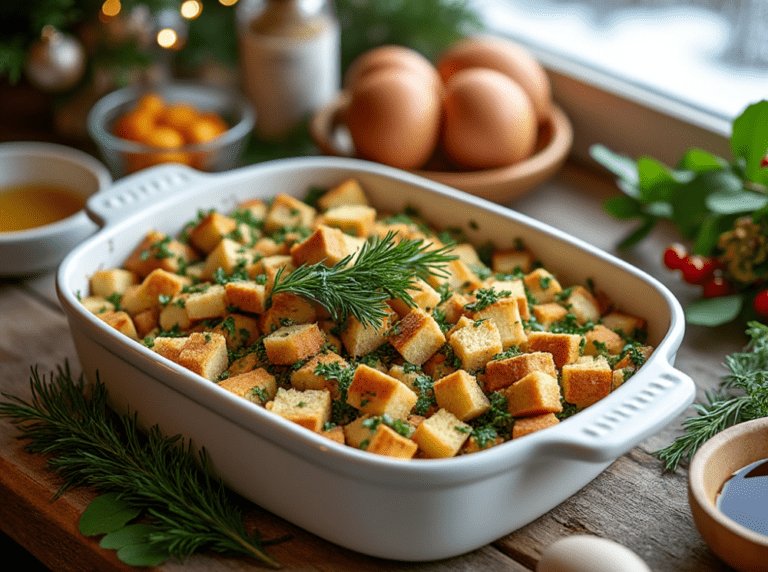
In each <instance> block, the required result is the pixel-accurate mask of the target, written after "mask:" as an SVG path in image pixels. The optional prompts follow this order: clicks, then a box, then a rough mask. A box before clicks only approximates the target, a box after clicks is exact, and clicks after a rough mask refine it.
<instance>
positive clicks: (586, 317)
mask: <svg viewBox="0 0 768 572" xmlns="http://www.w3.org/2000/svg"><path fill="white" fill-rule="evenodd" d="M563 305H564V306H565V307H566V308H567V309H568V311H569V312H571V313H572V314H573V315H575V316H576V323H578V324H586V323H587V322H597V321H598V320H599V319H600V305H599V303H598V301H597V298H595V297H594V296H593V295H592V293H591V292H590V291H589V290H587V289H586V288H584V286H574V287H572V288H570V294H569V295H568V297H567V298H566V299H565V300H564V301H563Z"/></svg>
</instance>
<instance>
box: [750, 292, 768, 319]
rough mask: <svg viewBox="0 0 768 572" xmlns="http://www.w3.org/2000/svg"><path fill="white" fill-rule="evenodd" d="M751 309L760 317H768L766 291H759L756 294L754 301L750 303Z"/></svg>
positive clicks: (767, 295)
mask: <svg viewBox="0 0 768 572" xmlns="http://www.w3.org/2000/svg"><path fill="white" fill-rule="evenodd" d="M752 307H753V308H754V309H755V312H757V313H758V314H760V315H761V316H763V317H768V289H767V290H761V291H760V292H758V293H757V296H755V299H754V301H753V302H752Z"/></svg>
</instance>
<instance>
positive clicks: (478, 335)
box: [449, 318, 504, 373]
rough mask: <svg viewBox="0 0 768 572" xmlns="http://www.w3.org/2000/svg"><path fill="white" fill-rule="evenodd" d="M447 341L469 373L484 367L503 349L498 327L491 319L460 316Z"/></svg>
mask: <svg viewBox="0 0 768 572" xmlns="http://www.w3.org/2000/svg"><path fill="white" fill-rule="evenodd" d="M449 342H450V344H451V347H452V348H453V352H454V353H455V354H456V356H457V357H458V358H459V359H460V360H461V365H462V368H463V369H466V370H467V371H469V372H470V373H472V372H476V371H478V370H480V369H482V368H484V367H485V364H487V363H488V362H489V361H490V360H491V359H492V358H493V356H495V355H496V354H498V353H500V352H501V351H502V350H503V349H504V348H503V346H502V345H501V336H500V335H499V329H498V328H497V327H496V324H494V323H493V322H492V321H491V320H484V321H482V322H475V321H473V320H468V319H467V318H462V319H461V320H459V322H458V323H457V325H456V329H455V330H454V331H453V332H452V333H451V335H450V339H449Z"/></svg>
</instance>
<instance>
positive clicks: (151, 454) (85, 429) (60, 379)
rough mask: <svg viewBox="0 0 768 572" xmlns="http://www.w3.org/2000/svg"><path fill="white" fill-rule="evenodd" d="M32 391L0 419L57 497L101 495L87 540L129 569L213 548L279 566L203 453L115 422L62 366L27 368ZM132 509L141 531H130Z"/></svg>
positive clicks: (4, 407)
mask: <svg viewBox="0 0 768 572" xmlns="http://www.w3.org/2000/svg"><path fill="white" fill-rule="evenodd" d="M30 386H31V390H32V400H31V402H27V401H24V400H22V399H20V398H19V397H15V396H10V395H6V394H3V397H4V398H5V399H6V401H3V402H0V417H2V418H8V419H11V421H12V423H13V424H14V425H16V426H17V427H18V428H19V429H20V431H21V433H22V436H23V437H24V438H25V439H28V440H29V443H28V444H27V450H29V451H30V452H31V453H39V454H44V455H47V456H49V458H48V461H47V466H48V467H49V468H50V469H52V470H54V471H56V472H57V473H59V475H60V476H61V477H62V478H63V479H64V484H63V485H62V486H61V488H60V489H59V491H58V492H57V493H56V496H59V495H60V494H62V493H63V492H64V491H66V490H68V489H69V488H71V487H75V486H90V487H93V488H94V489H96V490H97V491H99V492H101V493H107V494H106V495H102V496H101V497H99V498H98V499H97V500H96V501H94V502H93V503H92V504H91V505H90V506H89V508H88V510H86V512H85V513H84V514H83V520H81V522H80V527H81V530H82V531H83V532H84V534H101V533H105V532H106V533H109V534H108V535H107V536H105V537H104V538H103V539H102V542H104V543H105V544H106V545H107V546H108V547H110V548H119V550H118V557H120V559H121V560H123V561H124V562H126V563H128V564H131V565H136V566H139V565H140V566H144V565H150V564H159V563H160V562H163V561H164V560H166V559H167V558H169V557H176V558H179V559H184V558H186V557H188V556H190V555H191V554H193V553H195V552H198V551H203V550H212V551H214V552H218V553H222V554H227V553H235V554H241V555H245V556H249V557H251V558H254V559H256V560H258V561H260V562H262V563H264V564H266V565H268V566H272V567H278V563H277V562H275V561H274V560H273V559H272V558H271V557H270V556H268V555H267V554H266V553H265V552H264V551H263V543H262V541H261V539H260V538H259V535H258V533H257V532H254V533H253V535H249V534H248V533H247V532H246V530H245V527H244V525H243V521H242V516H241V513H240V509H239V508H238V507H237V506H236V505H235V504H234V502H233V501H232V500H231V499H230V498H229V497H228V496H227V491H226V489H225V488H224V486H223V485H222V484H221V483H220V482H219V481H215V480H214V479H212V478H211V477H210V476H209V475H208V474H207V473H206V472H205V471H202V470H200V467H201V466H202V467H204V468H205V467H207V456H206V454H205V451H204V450H203V451H201V452H200V454H199V456H196V455H194V453H193V451H192V447H191V444H185V443H184V441H183V439H182V438H181V437H180V436H175V437H164V436H163V435H162V434H161V433H160V431H159V429H158V428H157V427H153V428H152V429H150V430H149V432H148V434H146V435H143V434H141V433H140V432H139V430H138V428H137V425H136V419H135V416H130V415H125V416H123V417H121V418H119V419H116V418H115V417H114V416H113V415H112V414H111V413H110V411H109V409H108V407H107V390H106V388H105V386H104V384H103V383H101V381H99V380H98V379H97V381H96V383H95V384H93V385H92V386H89V387H88V388H86V387H85V384H84V381H83V377H82V376H80V378H79V380H78V381H75V380H74V378H73V377H72V374H71V372H70V370H69V365H68V364H66V365H65V366H64V367H63V368H62V367H60V368H59V369H58V373H57V375H56V376H54V375H53V374H51V376H50V379H49V380H48V381H45V379H44V378H41V377H40V376H39V375H38V373H37V370H33V372H32V377H31V379H30ZM198 463H199V464H198ZM137 511H138V512H139V513H140V514H141V515H143V518H142V520H143V526H141V527H138V528H136V525H132V524H129V523H130V521H132V520H133V518H134V515H135V514H136V512H137Z"/></svg>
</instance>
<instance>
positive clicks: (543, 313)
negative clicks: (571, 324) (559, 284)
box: [531, 302, 568, 330]
mask: <svg viewBox="0 0 768 572" xmlns="http://www.w3.org/2000/svg"><path fill="white" fill-rule="evenodd" d="M531 313H532V314H533V316H534V318H536V321H537V322H538V323H539V324H541V325H542V326H544V329H545V330H546V329H548V328H549V326H551V325H552V324H555V323H557V322H561V321H562V320H563V319H565V316H566V315H567V314H568V310H566V309H565V308H564V307H563V306H561V305H560V304H558V303H557V302H547V303H545V304H534V305H533V306H532V307H531Z"/></svg>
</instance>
